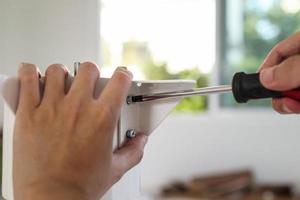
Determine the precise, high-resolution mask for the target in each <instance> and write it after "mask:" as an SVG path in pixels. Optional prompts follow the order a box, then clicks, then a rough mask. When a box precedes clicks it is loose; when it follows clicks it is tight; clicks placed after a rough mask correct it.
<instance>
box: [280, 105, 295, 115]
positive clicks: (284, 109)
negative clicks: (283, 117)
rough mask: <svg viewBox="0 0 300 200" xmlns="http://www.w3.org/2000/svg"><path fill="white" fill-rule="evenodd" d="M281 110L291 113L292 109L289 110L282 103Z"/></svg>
mask: <svg viewBox="0 0 300 200" xmlns="http://www.w3.org/2000/svg"><path fill="white" fill-rule="evenodd" d="M282 110H283V111H284V112H286V113H293V111H291V110H290V109H289V108H288V107H287V106H286V105H285V104H283V106H282Z"/></svg>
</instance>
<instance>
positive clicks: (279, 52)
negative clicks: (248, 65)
mask: <svg viewBox="0 0 300 200" xmlns="http://www.w3.org/2000/svg"><path fill="white" fill-rule="evenodd" d="M299 41H300V32H299V33H296V34H294V35H292V36H290V37H289V38H287V39H285V40H283V41H281V42H280V43H278V44H277V45H276V46H275V47H274V48H273V49H272V50H271V51H270V53H269V55H268V56H267V57H266V59H265V61H264V62H263V64H262V65H261V67H260V70H259V71H261V70H262V69H265V68H269V67H272V66H274V65H278V64H279V63H281V62H282V61H283V60H284V59H286V58H288V57H290V56H294V55H297V54H299V53H300V42H299Z"/></svg>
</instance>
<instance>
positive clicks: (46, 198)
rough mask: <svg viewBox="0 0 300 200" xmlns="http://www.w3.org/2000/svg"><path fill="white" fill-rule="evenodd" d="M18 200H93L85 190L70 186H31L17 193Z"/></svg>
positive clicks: (55, 184)
mask: <svg viewBox="0 0 300 200" xmlns="http://www.w3.org/2000/svg"><path fill="white" fill-rule="evenodd" d="M15 199H16V200H53V199H55V200H65V199H72V200H92V199H93V198H90V197H89V195H88V193H87V192H86V191H84V190H83V189H81V188H79V187H76V186H72V185H68V184H60V183H59V184H57V183H53V184H49V183H48V184H47V185H38V184H36V185H30V186H27V187H25V188H24V189H20V190H19V191H18V190H17V191H15Z"/></svg>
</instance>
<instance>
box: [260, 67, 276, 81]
mask: <svg viewBox="0 0 300 200" xmlns="http://www.w3.org/2000/svg"><path fill="white" fill-rule="evenodd" d="M261 79H262V82H264V83H266V84H270V83H272V82H273V79H274V68H268V69H264V70H262V71H261Z"/></svg>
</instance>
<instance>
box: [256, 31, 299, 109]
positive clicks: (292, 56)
mask: <svg viewBox="0 0 300 200" xmlns="http://www.w3.org/2000/svg"><path fill="white" fill-rule="evenodd" d="M259 71H260V81H261V83H262V84H263V85H264V86H265V87H266V88H268V89H271V90H275V91H287V90H291V89H296V88H298V87H300V33H296V34H294V35H292V36H290V37H288V38H287V39H285V40H283V41H281V42H280V43H278V44H277V45H276V46H275V47H274V48H273V49H272V50H271V51H270V53H269V55H268V56H267V57H266V59H265V61H264V62H263V64H262V66H261V67H260V70H259ZM272 104H273V108H274V109H275V110H276V111H277V112H279V113H282V114H292V113H297V114H299V113H300V103H299V102H298V101H295V100H293V99H290V98H280V99H273V100H272Z"/></svg>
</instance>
